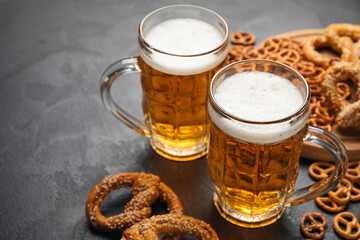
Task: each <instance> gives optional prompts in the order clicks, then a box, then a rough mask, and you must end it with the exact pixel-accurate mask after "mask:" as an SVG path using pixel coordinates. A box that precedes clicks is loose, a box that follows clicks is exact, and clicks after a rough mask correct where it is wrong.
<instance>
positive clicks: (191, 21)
mask: <svg viewBox="0 0 360 240" xmlns="http://www.w3.org/2000/svg"><path fill="white" fill-rule="evenodd" d="M138 51H139V56H138V57H134V58H126V59H122V60H120V61H118V62H115V63H114V64H112V65H111V66H110V67H109V68H107V69H106V70H105V72H104V73H103V75H102V77H101V80H100V89H101V97H102V100H103V103H104V105H105V106H106V108H107V109H108V110H109V111H110V112H111V113H112V114H113V115H114V116H115V117H117V118H118V119H119V120H120V121H122V122H123V123H124V124H125V125H127V126H128V127H130V128H132V129H133V130H135V131H137V132H138V133H140V134H143V135H145V136H146V137H148V138H149V139H150V143H151V146H152V147H153V149H154V150H155V151H156V152H157V153H158V154H160V155H162V156H164V157H166V158H168V159H172V160H178V161H187V160H193V159H197V158H199V157H201V156H203V155H205V154H206V153H207V136H208V126H209V119H208V111H207V100H208V97H209V85H210V81H211V79H212V77H213V76H214V74H215V72H216V71H218V70H219V69H220V68H222V67H223V66H224V65H225V62H226V56H227V51H228V27H227V24H226V22H225V21H224V20H223V19H222V18H221V17H220V16H219V15H218V14H216V13H215V12H213V11H210V10H208V9H205V8H202V7H198V6H192V5H173V6H167V7H164V8H161V9H158V10H155V11H154V12H152V13H150V14H149V15H147V16H146V17H145V18H144V19H143V20H142V21H141V23H140V25H139V33H138ZM136 72H137V73H139V72H140V73H141V85H142V91H143V96H142V110H143V114H144V120H142V121H141V120H138V119H137V118H135V117H134V116H131V115H130V114H128V113H127V112H126V111H125V110H124V109H123V108H122V107H120V106H118V105H117V104H116V103H115V102H114V100H113V99H112V97H111V95H110V88H111V85H112V84H113V82H114V81H115V80H118V79H120V77H123V75H125V74H127V73H136Z"/></svg>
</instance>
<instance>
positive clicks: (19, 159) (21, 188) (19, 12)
mask: <svg viewBox="0 0 360 240" xmlns="http://www.w3.org/2000/svg"><path fill="white" fill-rule="evenodd" d="M177 3H188V4H195V5H201V6H204V7H207V8H210V9H212V10H214V11H216V12H217V13H219V14H220V15H221V16H223V17H224V19H225V20H226V21H227V23H228V25H229V28H230V32H234V31H238V30H244V31H251V32H252V33H254V34H255V35H256V36H257V38H258V42H261V41H262V40H264V39H265V38H267V37H270V36H273V35H276V34H279V33H283V32H287V31H292V30H298V29H306V28H324V27H326V26H327V25H329V24H331V23H334V22H348V23H354V24H360V1H359V0H321V1H316V0H292V1H285V0H242V1H241V0H229V1H225V0H208V1H199V0H198V1H172V0H171V1H167V0H161V1H140V0H60V1H58V0H56V1H55V0H38V1H31V0H27V1H26V0H0V184H1V188H0V236H1V237H0V238H1V239H119V238H120V237H121V233H115V234H104V233H101V232H98V231H95V230H93V229H92V228H90V227H89V225H88V223H87V220H86V217H85V213H84V207H85V201H86V198H87V195H88V194H89V192H90V190H91V189H92V188H93V186H94V185H95V184H96V183H98V182H99V181H100V180H101V179H103V178H104V177H106V176H108V175H110V174H114V173H117V172H139V171H145V172H149V173H154V174H158V175H159V176H160V177H161V179H162V181H163V182H165V183H166V184H168V185H169V186H170V187H172V188H173V190H174V191H175V192H176V193H177V194H178V195H179V197H180V199H181V201H182V203H183V205H184V209H185V214H187V215H190V216H193V217H196V218H200V219H202V220H204V221H206V222H208V223H210V224H211V225H212V226H213V227H214V229H215V230H216V231H217V233H218V235H219V237H220V239H223V240H230V239H302V238H303V237H302V236H301V233H300V230H299V222H300V219H301V217H302V216H303V215H304V214H305V213H307V212H310V211H320V212H323V211H322V210H320V209H319V208H318V207H317V206H316V204H315V203H314V201H311V202H308V203H305V204H302V205H299V206H295V207H291V208H288V209H287V210H286V211H285V213H284V215H283V217H282V218H281V219H280V220H279V221H278V222H277V223H275V224H273V225H271V226H268V227H265V228H262V229H257V230H245V229H241V228H238V227H235V226H234V225H232V224H230V223H227V222H226V221H225V220H223V219H222V218H221V217H220V216H219V214H218V213H217V211H216V209H215V208H214V206H213V204H212V185H211V183H210V181H209V178H208V176H207V170H206V158H202V159H200V160H198V161H193V162H189V163H176V162H171V161H168V160H166V159H163V158H162V157H159V156H157V155H156V154H155V153H154V152H153V150H152V149H151V147H150V145H149V143H148V140H147V139H146V138H145V137H143V136H141V135H139V134H137V133H135V132H134V131H132V130H131V129H128V128H127V127H125V126H124V125H122V124H121V123H120V122H119V121H118V120H116V119H115V118H114V117H113V116H112V115H111V114H109V113H108V112H107V111H106V109H105V108H104V107H103V105H102V103H101V100H100V96H99V86H98V84H99V78H100V75H101V73H102V72H103V70H104V69H105V68H106V67H107V66H108V65H109V64H111V63H112V62H114V61H116V60H118V59H120V58H125V57H128V56H134V55H137V47H136V43H137V27H138V23H139V22H140V21H141V19H142V18H143V17H144V16H145V15H146V14H147V13H149V12H150V11H152V10H155V9H157V8H159V7H162V6H165V5H170V4H177ZM137 78H138V76H134V77H133V78H132V80H135V81H128V82H124V83H122V84H123V85H121V84H119V86H118V87H116V88H117V90H119V91H121V90H122V94H117V98H118V100H119V101H123V102H124V104H125V105H126V106H127V107H128V108H129V109H138V108H139V106H140V98H141V93H140V92H139V89H138V87H139V85H138V81H137V80H136V79H137ZM125 87H126V90H124V88H125ZM133 112H134V113H135V114H138V115H139V114H140V111H135V110H134V111H133ZM309 163H310V161H309V160H306V159H301V170H302V172H303V174H301V175H300V177H299V180H298V184H297V185H298V186H305V185H306V184H308V183H311V182H312V181H311V180H310V179H309V177H308V175H307V173H306V167H307V166H308V165H309ZM127 200H128V191H127V190H121V191H119V192H117V193H113V194H112V195H111V196H109V198H107V199H106V201H105V203H104V206H103V211H104V212H105V214H114V213H118V212H120V211H121V206H122V205H123V204H124V203H125V202H126V201H127ZM359 206H360V205H359V203H357V204H355V203H351V204H350V206H349V207H348V210H349V211H353V212H355V213H356V214H357V217H360V214H359V213H360V210H359ZM163 208H164V207H163V206H162V205H161V204H156V205H155V206H154V210H155V212H161V211H163ZM326 216H327V218H328V220H329V226H328V227H327V229H326V239H336V238H337V237H336V235H335V234H334V231H333V228H332V219H333V216H334V214H327V213H326Z"/></svg>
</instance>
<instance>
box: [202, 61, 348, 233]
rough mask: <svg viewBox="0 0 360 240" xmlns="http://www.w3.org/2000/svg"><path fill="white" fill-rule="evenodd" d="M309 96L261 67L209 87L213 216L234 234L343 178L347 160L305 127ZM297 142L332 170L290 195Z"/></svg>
mask: <svg viewBox="0 0 360 240" xmlns="http://www.w3.org/2000/svg"><path fill="white" fill-rule="evenodd" d="M309 101H310V91H309V87H308V85H307V83H306V81H305V79H304V78H303V77H302V76H301V75H300V74H299V73H298V72H297V71H295V70H293V69H292V68H290V67H288V66H286V65H284V64H281V63H277V62H273V61H269V60H244V61H240V62H237V63H233V64H230V65H228V66H226V67H224V68H223V69H221V70H220V71H219V72H217V74H216V75H215V76H214V78H213V80H212V82H211V84H210V100H209V116H210V130H209V132H210V138H209V152H208V156H207V157H208V160H207V163H208V173H209V175H210V178H211V180H212V182H213V184H214V186H215V193H214V204H215V206H216V208H217V209H218V211H219V213H220V215H221V216H223V217H224V218H225V219H226V220H228V221H230V222H232V223H234V224H236V225H238V226H242V227H246V228H256V227H261V226H266V225H268V224H270V223H273V222H275V221H276V220H277V219H279V218H280V217H281V215H282V213H283V212H284V210H285V207H288V206H292V205H296V204H299V203H303V202H306V201H309V200H312V199H314V198H316V197H318V196H321V195H323V194H325V193H327V192H328V191H329V190H331V189H332V188H334V187H335V186H336V185H337V184H338V183H339V182H340V181H341V179H342V178H343V176H344V174H345V171H346V169H347V162H348V156H347V152H346V149H345V147H344V145H343V144H342V143H341V141H340V140H339V139H338V138H337V137H336V136H334V135H333V134H331V133H330V132H328V131H326V130H323V129H320V128H316V127H311V126H307V120H308V117H309ZM303 142H309V144H318V145H320V146H321V147H323V148H325V149H326V150H327V151H329V152H330V153H331V155H332V157H333V158H334V160H335V170H334V172H333V173H331V174H330V175H329V176H328V177H327V178H325V179H323V180H321V181H319V182H317V183H316V184H314V185H312V186H308V187H305V188H302V189H295V188H294V185H295V182H296V179H297V176H298V172H299V158H300V153H301V150H302V145H303Z"/></svg>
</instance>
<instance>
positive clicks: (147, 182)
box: [85, 173, 183, 231]
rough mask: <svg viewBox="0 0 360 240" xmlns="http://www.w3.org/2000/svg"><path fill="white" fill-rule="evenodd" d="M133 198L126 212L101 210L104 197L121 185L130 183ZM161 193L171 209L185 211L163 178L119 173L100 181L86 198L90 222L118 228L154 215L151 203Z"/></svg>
mask: <svg viewBox="0 0 360 240" xmlns="http://www.w3.org/2000/svg"><path fill="white" fill-rule="evenodd" d="M130 186H132V188H131V195H132V198H131V199H130V201H129V202H128V203H127V204H126V205H125V209H124V212H123V213H121V214H119V215H115V216H111V217H108V218H107V217H105V216H104V215H103V214H102V213H101V211H100V208H101V203H102V202H103V201H104V199H105V197H106V196H107V195H108V194H110V193H111V192H113V191H114V190H117V189H119V188H122V187H130ZM159 197H160V199H162V200H164V201H165V202H166V203H167V205H168V208H169V211H170V212H175V213H179V214H181V213H182V211H183V210H182V206H181V203H180V201H179V200H178V198H177V196H176V195H175V193H174V192H172V191H171V189H169V188H168V187H167V186H166V185H165V184H164V183H161V182H160V178H159V177H158V176H156V175H153V174H145V173H118V174H114V175H111V176H109V177H107V178H105V179H103V180H102V181H100V182H99V183H98V184H97V185H96V186H95V187H94V188H93V189H92V191H91V192H90V194H89V196H88V198H87V201H86V207H85V210H86V216H87V218H88V220H89V222H90V224H91V225H92V226H93V227H94V228H96V229H99V230H102V231H116V230H119V229H123V228H126V227H129V226H131V225H133V224H135V223H137V222H139V221H141V220H142V219H145V218H148V217H150V215H151V205H152V204H153V203H154V202H155V201H156V200H157V199H158V198H159Z"/></svg>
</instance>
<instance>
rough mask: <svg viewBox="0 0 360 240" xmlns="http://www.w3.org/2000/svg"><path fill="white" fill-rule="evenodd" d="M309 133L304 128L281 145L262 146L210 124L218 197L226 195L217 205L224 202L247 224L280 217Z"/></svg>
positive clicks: (212, 172)
mask: <svg viewBox="0 0 360 240" xmlns="http://www.w3.org/2000/svg"><path fill="white" fill-rule="evenodd" d="M306 131H307V127H304V128H303V129H302V130H301V131H300V132H298V133H297V134H295V135H294V136H292V137H291V138H289V139H286V140H285V141H282V142H280V143H275V144H264V145H258V144H253V143H246V142H242V141H239V140H238V139H236V138H234V137H232V136H229V135H227V134H226V133H224V132H223V131H222V130H221V129H219V127H217V126H216V124H214V123H213V122H212V121H210V140H209V153H208V169H209V175H210V178H211V180H212V182H213V183H214V185H215V189H216V191H217V192H219V193H220V192H221V194H217V195H216V196H217V197H219V196H224V198H221V197H220V198H221V199H215V203H218V202H221V204H223V205H226V208H227V209H231V210H232V211H234V212H236V214H237V215H239V216H241V218H243V219H245V221H246V220H248V221H250V222H252V221H254V220H256V217H259V216H261V217H259V219H258V220H260V221H261V220H262V219H274V220H276V219H277V217H278V216H279V217H280V215H279V212H281V211H282V209H283V203H284V200H285V197H286V194H287V193H288V192H289V191H290V190H292V189H293V187H294V185H295V181H296V178H297V176H298V171H299V157H300V153H301V149H302V142H303V137H304V136H305V134H306ZM217 207H218V209H219V206H217ZM227 219H228V220H230V221H232V219H231V218H227ZM235 222H236V221H235ZM242 226H245V227H251V224H249V225H246V222H245V223H243V224H242Z"/></svg>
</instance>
